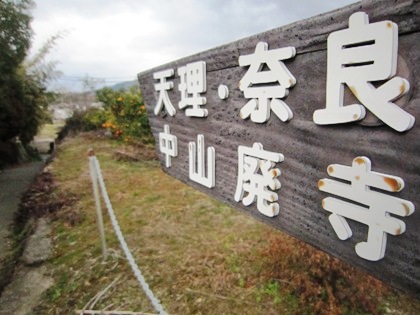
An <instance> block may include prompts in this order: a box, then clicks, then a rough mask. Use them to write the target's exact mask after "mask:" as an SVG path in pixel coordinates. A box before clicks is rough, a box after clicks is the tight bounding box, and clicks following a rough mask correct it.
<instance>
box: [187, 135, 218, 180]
mask: <svg viewBox="0 0 420 315" xmlns="http://www.w3.org/2000/svg"><path fill="white" fill-rule="evenodd" d="M204 148H205V146H204V136H203V135H198V136H197V145H195V142H193V141H191V142H190V143H189V146H188V150H189V175H190V179H191V180H193V181H195V182H197V183H199V184H201V185H203V186H206V187H208V188H213V187H214V186H215V185H216V152H215V150H214V147H208V148H207V177H206V174H205V168H204V165H205V151H204Z"/></svg>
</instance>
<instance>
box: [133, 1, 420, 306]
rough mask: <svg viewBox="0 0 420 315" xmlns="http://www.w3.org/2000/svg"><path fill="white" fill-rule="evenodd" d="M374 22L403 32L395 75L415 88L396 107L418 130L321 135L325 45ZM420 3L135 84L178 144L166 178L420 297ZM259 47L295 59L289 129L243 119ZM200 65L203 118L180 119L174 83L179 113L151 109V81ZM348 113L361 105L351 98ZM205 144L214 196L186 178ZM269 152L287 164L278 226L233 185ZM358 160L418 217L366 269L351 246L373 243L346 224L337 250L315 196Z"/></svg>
mask: <svg viewBox="0 0 420 315" xmlns="http://www.w3.org/2000/svg"><path fill="white" fill-rule="evenodd" d="M359 11H363V12H366V13H368V14H369V20H370V23H373V22H378V21H383V20H390V21H393V22H395V23H397V24H398V26H399V48H398V70H397V74H398V75H399V76H401V77H403V78H405V79H407V80H408V81H409V82H410V85H411V88H410V91H409V93H408V94H407V95H405V96H403V97H402V98H400V99H398V100H397V101H396V104H398V105H399V106H400V107H402V108H404V110H406V111H407V112H409V113H410V114H411V115H413V116H414V117H415V118H416V123H415V125H414V127H413V128H412V129H411V130H409V131H408V132H405V133H399V132H396V131H394V130H392V129H391V128H390V127H388V126H386V125H384V124H382V123H381V122H380V121H379V120H378V119H377V118H376V117H375V116H373V115H372V114H368V115H367V117H366V118H365V120H363V121H362V122H359V123H351V124H341V125H330V126H319V125H316V124H315V123H314V122H313V120H312V115H313V112H314V111H315V110H316V109H320V108H325V103H326V100H325V94H326V92H325V91H326V70H327V53H326V47H327V45H326V40H327V36H328V35H329V34H330V33H331V32H333V31H336V30H340V29H345V28H348V19H349V17H350V15H351V14H352V13H354V12H359ZM418 12H419V3H418V1H408V0H403V1H389V0H385V1H362V2H361V3H356V4H353V5H350V6H347V7H345V8H342V9H339V10H336V11H332V12H330V13H326V14H323V15H319V16H316V17H313V18H311V19H308V20H304V21H300V22H297V23H293V24H290V25H286V26H284V27H280V28H277V29H273V30H270V31H267V32H265V33H261V34H257V35H254V36H251V37H249V38H245V39H242V40H239V41H236V42H233V43H230V44H227V45H224V46H221V47H217V48H215V49H212V50H209V51H205V52H202V53H199V54H197V55H194V56H190V57H187V58H183V59H181V60H178V61H174V62H173V63H170V64H166V65H163V66H160V67H157V68H154V69H151V70H148V71H145V72H141V73H140V74H139V75H138V79H139V83H140V88H141V91H142V93H143V97H144V100H145V103H146V106H147V111H148V115H149V118H150V123H151V126H152V130H153V133H154V136H155V139H156V141H157V140H158V133H159V132H162V131H163V126H164V124H168V125H169V126H170V128H171V133H172V134H175V135H176V136H177V137H178V152H179V153H178V157H177V158H173V159H172V167H171V168H166V167H165V160H164V156H163V155H162V154H160V152H158V153H159V156H160V158H161V163H162V168H163V170H164V171H165V172H167V173H168V174H170V175H172V176H174V177H176V178H177V179H179V180H181V181H183V182H185V183H188V184H189V185H191V186H193V187H195V188H197V189H199V190H201V191H203V192H205V193H207V194H209V195H211V196H213V197H215V198H217V199H219V200H221V201H223V202H225V203H227V204H229V205H231V206H233V207H235V208H237V209H239V210H240V211H243V212H245V213H247V214H250V215H252V216H253V217H255V218H257V219H258V220H261V221H263V222H265V223H267V224H270V225H272V226H273V227H275V228H276V229H280V230H283V231H285V232H287V233H288V234H290V235H292V236H294V237H296V238H299V239H301V240H303V241H305V242H308V243H310V244H312V245H313V246H315V247H317V248H320V249H322V250H324V251H326V252H328V253H330V254H332V255H334V256H336V257H339V258H340V259H342V260H344V261H346V262H349V263H351V264H353V265H355V266H358V267H360V268H363V269H364V270H366V271H368V272H369V273H370V274H372V275H374V276H376V277H377V278H379V279H382V280H383V281H385V282H387V283H389V284H391V285H393V286H395V287H397V288H400V289H402V290H405V291H408V292H410V293H412V294H413V295H414V296H416V297H417V298H419V297H420V255H419V246H418V244H420V231H419V229H418V226H420V202H419V201H420V197H419V187H420V174H419V172H420V159H419V152H420V140H419V139H420V92H419V88H420V83H419V71H420V66H419V65H420V60H419V54H418V51H419V42H420V35H419V31H420V19H419V16H418ZM259 41H264V42H266V43H268V45H269V49H275V48H280V47H286V46H294V47H295V48H296V51H297V54H296V56H295V58H293V59H290V60H286V61H285V62H284V63H285V65H286V66H287V68H288V69H289V71H290V72H291V73H292V74H293V75H294V76H295V78H296V80H297V84H296V85H295V86H294V87H293V88H291V89H290V94H289V96H288V97H286V98H285V99H284V101H285V102H286V103H287V104H288V105H289V107H290V108H291V110H292V111H293V114H294V118H293V119H292V120H291V121H289V122H287V123H284V122H282V121H280V120H279V119H278V118H277V117H276V116H275V115H274V114H272V115H271V118H270V119H269V121H268V122H267V123H264V124H256V123H253V122H252V121H251V120H249V119H248V120H242V119H241V118H240V117H239V111H240V109H241V108H242V107H243V106H244V105H245V104H246V102H247V100H246V99H245V98H244V96H243V93H242V92H241V91H240V90H239V88H238V83H239V80H240V79H241V78H242V77H243V75H244V74H245V72H246V70H247V69H246V68H245V67H240V66H239V65H238V58H239V56H240V55H244V54H249V53H252V52H253V51H254V50H255V46H256V44H257V43H258V42H259ZM195 61H205V62H206V65H207V76H206V79H207V92H206V93H205V94H203V96H205V97H206V98H207V104H206V106H205V108H206V109H207V110H208V112H209V115H208V117H207V118H205V119H202V118H192V117H187V116H186V115H185V112H184V111H183V110H180V109H178V106H177V104H178V102H179V100H180V93H179V91H178V89H177V86H178V84H179V77H178V76H177V75H175V76H174V77H172V78H171V79H170V80H171V81H173V82H174V89H172V90H171V91H169V93H168V94H169V97H170V99H171V101H172V104H174V106H175V107H176V108H177V114H176V115H175V116H174V117H170V116H169V115H166V116H165V115H163V114H160V115H158V116H156V115H155V114H154V113H153V109H154V107H155V104H156V102H157V98H158V95H157V93H156V92H155V90H154V83H156V82H155V81H154V80H153V73H154V72H157V71H159V70H164V69H169V68H173V69H174V70H175V72H176V69H177V68H178V67H180V66H185V65H186V64H188V63H191V62H195ZM220 84H225V85H226V86H227V87H228V88H229V93H230V94H229V97H228V98H227V99H226V100H221V99H219V97H218V94H217V88H218V86H219V85H220ZM344 102H345V104H351V102H357V101H356V99H355V97H354V96H353V95H352V93H351V92H350V91H349V90H347V89H346V91H345V101H344ZM198 133H200V134H203V135H204V136H205V143H206V146H213V147H214V148H215V150H216V187H214V188H212V189H209V188H206V187H204V186H201V185H199V184H196V183H195V182H192V181H191V180H190V179H189V176H188V143H189V142H190V141H197V134H198ZM254 142H260V143H262V144H263V146H264V149H265V150H268V151H272V152H278V153H282V154H283V155H284V157H285V160H284V162H282V163H280V164H278V167H279V168H280V169H281V171H282V175H281V177H280V182H281V183H282V187H281V189H280V190H279V191H278V193H279V201H278V202H279V205H280V214H279V215H278V216H277V217H274V218H268V217H266V216H264V215H261V214H260V213H259V212H258V211H257V209H256V206H255V204H254V205H251V206H249V207H245V206H243V205H242V203H237V202H235V200H234V194H235V190H236V184H237V169H238V154H237V148H238V146H239V145H246V146H252V144H253V143H254ZM357 156H367V157H369V158H370V160H371V161H372V170H373V171H375V172H381V173H385V174H390V175H395V176H399V177H401V178H403V179H404V181H405V188H404V189H403V190H402V191H401V192H399V193H396V194H393V195H394V196H396V197H399V198H402V199H406V200H409V201H411V202H413V203H414V205H415V207H416V208H417V210H416V212H414V213H413V214H412V215H411V216H409V217H406V218H402V220H403V221H404V222H405V223H406V227H407V228H406V232H405V233H404V234H402V235H400V236H388V242H387V247H386V254H385V257H384V258H383V259H382V260H380V261H378V262H369V261H366V260H364V259H362V258H360V257H358V256H357V254H356V252H355V249H354V246H355V245H356V244H357V243H359V242H361V241H365V240H366V238H367V226H366V225H363V224H361V223H358V222H354V221H351V220H348V222H349V224H350V227H351V229H352V231H353V236H352V237H351V238H350V239H349V240H346V241H340V240H339V239H338V238H337V236H336V235H335V232H334V231H333V229H332V227H331V225H330V223H329V221H328V215H329V212H327V211H325V210H324V209H323V208H322V206H321V201H322V199H323V198H325V197H327V196H328V194H325V193H323V192H321V191H319V190H318V187H317V183H318V180H319V179H322V178H329V176H328V174H327V167H328V165H329V164H333V163H335V164H342V165H351V163H352V160H353V159H354V158H355V157H357Z"/></svg>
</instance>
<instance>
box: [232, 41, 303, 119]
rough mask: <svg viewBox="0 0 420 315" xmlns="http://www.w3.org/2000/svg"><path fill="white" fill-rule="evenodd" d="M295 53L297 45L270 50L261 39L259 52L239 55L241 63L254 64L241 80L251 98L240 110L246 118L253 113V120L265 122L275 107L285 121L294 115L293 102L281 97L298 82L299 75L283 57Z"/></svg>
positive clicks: (258, 45) (274, 110)
mask: <svg viewBox="0 0 420 315" xmlns="http://www.w3.org/2000/svg"><path fill="white" fill-rule="evenodd" d="M295 55H296V49H295V47H284V48H279V49H273V50H268V44H267V43H264V42H260V43H258V44H257V46H256V48H255V53H253V54H250V55H245V56H239V65H240V66H250V67H249V69H248V71H247V72H246V73H245V75H244V77H243V78H242V80H241V81H240V82H239V88H240V90H241V91H243V92H244V96H245V98H251V100H249V101H248V103H247V104H246V105H245V106H244V107H243V108H242V109H241V111H240V116H241V118H242V119H246V118H248V117H250V116H251V120H252V121H253V122H255V123H264V122H266V121H268V119H269V118H270V113H271V110H273V112H274V114H276V115H277V117H279V118H280V119H281V120H282V121H288V120H290V119H292V118H293V113H292V111H291V110H290V108H289V106H288V105H287V104H286V103H285V102H284V101H282V100H280V98H283V97H286V96H287V95H288V94H289V90H288V88H290V87H292V86H294V85H295V84H296V79H295V77H294V76H293V75H292V74H291V73H290V72H289V70H288V69H287V67H286V66H285V65H284V64H283V62H281V60H285V59H290V58H292V57H294V56H295ZM264 65H267V67H268V69H263V67H264ZM273 83H275V84H273ZM261 84H266V85H265V86H261ZM252 85H256V86H252Z"/></svg>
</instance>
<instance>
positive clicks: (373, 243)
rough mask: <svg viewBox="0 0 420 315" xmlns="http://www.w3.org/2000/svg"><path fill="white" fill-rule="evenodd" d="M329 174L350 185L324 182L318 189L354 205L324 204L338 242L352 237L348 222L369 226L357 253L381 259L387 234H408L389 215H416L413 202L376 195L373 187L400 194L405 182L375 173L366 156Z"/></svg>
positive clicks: (331, 169)
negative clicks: (350, 220) (364, 239)
mask: <svg viewBox="0 0 420 315" xmlns="http://www.w3.org/2000/svg"><path fill="white" fill-rule="evenodd" d="M328 174H329V175H330V176H332V177H336V178H339V179H342V180H346V181H350V182H351V184H346V183H343V182H341V181H335V180H331V179H327V178H324V179H321V180H319V182H318V187H319V189H320V190H321V191H325V192H328V193H331V194H335V195H337V196H339V197H341V198H345V199H347V200H350V201H354V203H351V202H348V201H344V200H341V199H337V198H334V197H327V198H325V199H324V200H322V207H323V208H324V209H325V210H327V211H329V212H332V214H330V216H329V220H330V223H331V225H332V227H333V228H334V231H335V232H336V234H337V236H338V238H339V239H341V240H346V239H348V238H350V237H351V236H352V231H351V229H350V226H349V225H348V223H347V221H346V219H345V218H348V219H352V220H355V221H357V222H361V223H363V224H366V225H368V227H369V230H368V237H367V242H361V243H358V244H357V245H356V253H357V255H359V256H360V257H362V258H364V259H367V260H371V261H377V260H379V259H382V258H383V257H384V256H385V248H386V240H387V233H388V234H392V235H400V234H402V233H404V232H405V223H404V222H403V221H401V220H399V219H397V218H395V217H392V216H390V214H395V215H399V216H403V217H405V216H408V215H410V214H412V213H413V212H414V205H413V203H412V202H410V201H407V200H404V199H400V198H397V197H393V196H390V195H387V194H383V193H380V192H378V191H373V190H371V189H370V187H373V188H377V189H381V190H386V191H392V192H398V191H401V190H402V189H403V188H404V181H403V180H402V179H401V178H400V177H397V176H392V175H387V174H381V173H377V172H372V171H371V162H370V160H369V159H368V158H367V157H364V156H362V157H356V158H355V159H354V160H353V164H352V166H351V167H349V166H342V165H338V164H333V165H330V166H328ZM356 203H358V204H356ZM362 205H363V206H362Z"/></svg>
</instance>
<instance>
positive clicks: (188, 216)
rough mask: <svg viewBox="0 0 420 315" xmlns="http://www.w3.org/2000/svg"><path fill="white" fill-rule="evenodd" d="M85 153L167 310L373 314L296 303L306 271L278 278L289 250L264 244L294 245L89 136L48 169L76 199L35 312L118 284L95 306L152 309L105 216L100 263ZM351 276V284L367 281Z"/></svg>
mask: <svg viewBox="0 0 420 315" xmlns="http://www.w3.org/2000/svg"><path fill="white" fill-rule="evenodd" d="M90 147H92V148H93V149H94V150H95V152H96V155H97V157H98V159H99V161H100V163H101V168H102V172H103V176H104V178H105V181H106V184H107V188H108V192H109V195H110V199H111V201H112V203H113V207H114V209H115V212H116V216H117V218H118V220H119V223H120V226H121V228H122V231H123V233H124V236H125V238H126V241H127V243H128V246H129V248H130V249H131V250H132V253H133V255H134V257H135V259H136V261H137V263H138V265H139V267H140V268H141V270H142V272H143V275H144V277H145V279H146V280H147V282H148V283H149V285H150V287H151V289H152V290H153V292H154V294H155V295H156V296H157V297H158V298H159V299H160V300H161V301H162V303H163V305H164V306H165V309H166V310H167V311H168V313H170V314H218V315H219V314H313V313H318V314H322V311H319V309H318V308H317V305H318V306H319V301H321V300H322V299H327V300H328V299H329V300H330V302H331V301H332V300H333V299H336V300H337V301H336V302H334V303H336V304H337V303H339V304H338V305H340V303H341V304H342V305H343V307H339V308H330V309H329V310H328V309H326V310H324V314H367V313H371V312H372V309H366V308H365V306H364V305H363V304H360V305H359V304H358V302H357V301H354V305H350V306H349V305H347V306H345V303H344V302H345V301H344V300H343V299H344V297H343V298H341V299H342V300H340V297H339V296H336V295H334V294H333V295H331V296H330V295H328V294H327V295H325V294H324V295H322V294H321V295H317V294H315V293H313V292H312V293H306V295H309V296H305V300H302V292H299V290H297V289H296V286H295V287H293V286H290V285H289V284H290V283H291V282H293V281H291V278H290V275H289V274H290V273H291V274H294V275H295V274H298V273H299V272H300V273H307V269H308V266H306V270H305V269H304V268H305V267H302V264H303V265H304V263H303V262H302V264H301V265H300V266H299V268H301V269H302V270H303V271H302V270H300V271H298V270H294V269H291V271H290V272H289V274H286V275H285V274H283V275H282V274H281V273H275V272H274V270H277V269H278V266H281V268H287V267H289V268H292V267H291V266H287V264H286V265H282V264H284V263H285V262H284V261H279V260H278V259H277V257H282V256H285V252H284V250H285V249H284V248H276V247H275V246H273V244H272V243H270V241H272V240H273V239H275V240H276V242H281V243H283V244H284V246H286V247H287V246H289V247H290V246H298V247H299V246H302V245H299V244H301V243H300V242H297V241H295V240H292V239H291V238H289V237H286V236H285V235H284V234H282V233H281V232H279V231H276V230H273V229H272V228H271V227H269V226H266V225H264V224H262V223H259V222H257V221H256V220H254V219H252V218H251V217H248V216H245V215H243V214H242V213H240V212H239V211H236V210H234V209H231V208H230V207H228V206H226V205H224V204H222V203H220V202H218V201H216V200H214V199H211V198H209V197H207V196H206V195H204V194H202V193H200V192H198V191H196V190H194V189H192V188H190V187H188V186H186V185H184V184H182V183H181V182H179V181H177V180H175V179H173V178H171V177H169V176H167V175H166V174H164V173H163V172H162V171H161V170H160V166H159V164H158V162H156V161H140V162H135V163H133V162H128V161H117V160H116V159H115V157H114V153H115V151H118V150H121V149H122V145H120V144H118V143H117V142H113V141H109V140H104V139H102V138H97V137H95V136H93V135H90V136H84V137H76V138H72V139H67V140H65V141H64V142H63V143H62V144H61V145H60V147H59V148H58V154H57V157H56V159H55V161H54V162H53V163H52V164H51V166H50V172H51V173H52V174H53V176H54V178H55V180H56V182H57V186H58V188H57V189H59V193H58V194H57V195H61V194H65V195H70V196H72V198H73V199H74V198H76V199H77V202H75V203H73V204H72V205H71V206H69V207H64V208H63V209H61V210H60V213H58V214H56V215H55V217H56V218H57V219H56V220H55V221H54V223H53V225H54V227H53V228H54V244H55V256H54V258H53V259H52V260H51V262H50V263H49V268H50V270H51V273H52V275H53V277H54V278H55V281H56V284H55V286H54V287H53V288H52V289H50V290H49V291H48V294H47V295H46V296H45V297H44V299H43V302H42V303H41V305H40V306H39V307H38V308H37V310H36V312H35V314H71V313H73V312H74V310H76V309H81V308H83V307H84V306H85V305H86V303H88V302H89V300H91V299H92V298H93V297H94V296H95V295H96V294H97V293H98V292H99V291H101V290H103V289H104V288H105V287H107V286H108V285H109V284H110V283H111V282H112V281H113V280H114V279H117V278H118V279H119V280H118V281H117V282H116V283H115V284H114V285H113V286H112V287H111V288H110V289H109V290H108V291H107V292H106V293H105V295H104V296H103V297H102V298H101V299H100V300H99V301H98V302H97V303H96V305H95V309H111V310H112V309H113V310H131V311H143V312H148V313H153V312H154V310H153V308H152V307H151V305H150V302H149V301H148V299H147V298H146V296H145V295H144V293H142V292H141V289H140V287H139V284H138V283H137V282H136V280H135V278H134V276H133V274H132V272H131V270H130V268H129V266H128V264H127V262H126V261H125V259H124V258H123V257H122V255H123V253H122V251H121V250H120V248H119V245H118V243H117V240H116V237H115V236H114V233H113V230H112V228H111V226H110V223H109V221H108V220H107V219H106V234H107V243H108V247H109V248H110V253H111V255H110V257H109V259H108V260H107V261H106V262H103V261H102V257H101V248H100V242H99V238H98V232H97V227H96V222H95V210H94V209H95V205H94V200H93V197H92V190H91V183H90V178H89V172H88V162H87V154H86V152H87V150H88V148H90ZM143 150H148V149H147V148H143ZM146 156H147V154H146ZM61 196H62V195H61ZM75 196H76V197H75ZM106 217H107V216H105V218H106ZM305 248H306V247H305ZM308 248H309V247H308ZM305 250H306V252H305V253H306V254H307V255H319V254H317V253H319V252H317V251H315V250H314V249H312V248H309V249H305ZM279 251H283V252H279ZM279 264H280V265H279ZM336 264H338V265H340V263H338V262H337V263H336ZM276 268H277V269H276ZM337 268H339V269H340V268H341V267H337ZM324 272H325V271H324ZM355 272H356V277H359V278H360V279H363V278H364V277H365V275H364V274H361V273H357V271H355ZM342 276H345V274H344V273H343V274H342ZM280 277H282V278H280ZM288 277H289V278H288ZM296 279H302V281H309V280H307V279H306V278H304V277H301V278H299V277H297V278H296ZM305 279H306V280H305ZM299 281H301V280H299ZM355 283H357V282H355ZM302 284H303V282H302V283H300V284H299V285H300V286H302ZM374 287H375V288H377V287H376V286H375V285H374ZM326 288H327V285H326ZM321 291H322V290H321ZM353 291H354V290H353ZM385 294H386V295H385ZM390 296H391V298H390ZM392 296H395V297H396V298H392ZM373 299H374V301H376V302H377V303H379V304H378V305H377V306H378V307H377V309H376V310H374V312H377V313H384V312H385V305H386V304H385V303H391V302H390V301H394V302H392V303H391V304H389V308H391V309H392V308H394V307H395V305H397V303H398V301H399V300H401V299H406V300H407V301H408V298H406V297H404V296H402V295H399V294H398V295H396V293H395V292H392V291H390V293H385V291H383V290H381V289H380V288H379V289H378V290H377V292H376V293H375V294H374V297H373ZM302 301H303V303H302ZM334 301H335V300H334ZM346 301H347V300H346ZM352 302H353V301H352ZM336 304H334V305H335V306H334V307H336ZM408 304H409V303H405V305H400V306H399V307H405V309H404V308H403V309H402V310H403V312H404V313H407V314H408V313H410V312H411V311H410V310H412V311H413V314H414V313H415V312H416V311H419V310H420V308H419V305H418V304H419V303H418V302H416V301H414V302H413V301H411V305H409V306H408ZM327 305H328V303H327ZM397 306H398V305H397Z"/></svg>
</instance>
